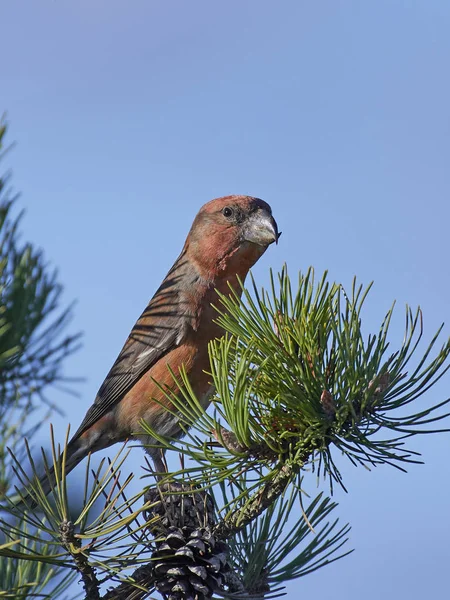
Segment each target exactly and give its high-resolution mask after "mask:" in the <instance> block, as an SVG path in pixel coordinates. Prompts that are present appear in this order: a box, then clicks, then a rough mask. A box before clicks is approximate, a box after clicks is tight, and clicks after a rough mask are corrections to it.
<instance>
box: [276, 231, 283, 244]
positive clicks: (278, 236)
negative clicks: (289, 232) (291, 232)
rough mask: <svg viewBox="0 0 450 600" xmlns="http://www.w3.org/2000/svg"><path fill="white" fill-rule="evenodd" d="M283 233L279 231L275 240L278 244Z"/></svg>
mask: <svg viewBox="0 0 450 600" xmlns="http://www.w3.org/2000/svg"><path fill="white" fill-rule="evenodd" d="M282 233H283V232H282V231H280V233H278V235H277V239H276V240H275V244H278V240H279V239H280V237H281V234H282Z"/></svg>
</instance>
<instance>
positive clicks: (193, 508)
mask: <svg viewBox="0 0 450 600" xmlns="http://www.w3.org/2000/svg"><path fill="white" fill-rule="evenodd" d="M187 491H190V492H191V493H190V494H186V492H187ZM180 492H184V493H180ZM146 501H151V502H157V504H155V505H154V506H152V507H151V508H150V509H149V510H148V511H147V517H148V518H150V519H154V517H155V516H158V517H159V519H158V520H157V521H154V520H152V521H150V522H149V523H148V529H149V531H150V532H151V533H152V534H153V535H154V536H155V538H156V539H155V541H154V546H155V551H154V552H153V555H152V563H153V577H154V583H155V587H156V589H157V590H158V591H159V592H160V593H161V595H162V597H163V598H164V599H165V600H206V599H208V598H211V596H212V595H213V594H214V593H217V592H219V593H220V591H221V590H224V587H225V584H226V577H227V574H228V573H229V571H230V567H229V564H228V561H227V556H228V546H227V545H226V544H225V543H224V542H222V541H219V540H217V539H216V538H215V536H214V535H213V534H212V532H211V531H212V527H213V526H214V524H215V523H216V516H215V513H214V503H213V501H212V499H211V497H210V496H209V495H208V494H206V493H205V492H197V491H195V490H192V488H191V487H189V486H186V485H183V484H173V483H172V484H167V485H165V486H160V488H156V489H155V488H152V489H150V490H149V491H148V492H147V494H146Z"/></svg>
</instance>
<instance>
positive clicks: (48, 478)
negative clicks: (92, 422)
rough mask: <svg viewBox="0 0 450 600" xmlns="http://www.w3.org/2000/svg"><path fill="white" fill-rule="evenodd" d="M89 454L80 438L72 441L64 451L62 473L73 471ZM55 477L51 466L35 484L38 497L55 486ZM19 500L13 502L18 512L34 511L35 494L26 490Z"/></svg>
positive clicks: (61, 458) (60, 460) (61, 457)
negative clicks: (37, 489)
mask: <svg viewBox="0 0 450 600" xmlns="http://www.w3.org/2000/svg"><path fill="white" fill-rule="evenodd" d="M88 454H89V448H86V446H85V445H84V444H83V442H82V440H80V438H77V439H72V440H71V441H70V442H69V444H68V445H67V449H66V451H65V464H64V473H65V475H68V474H69V473H70V471H72V469H74V468H75V467H76V466H77V464H78V463H79V462H81V461H82V460H83V458H84V457H85V456H87V455H88ZM62 461H63V455H62V454H61V456H60V457H59V463H60V464H62ZM56 481H57V477H56V474H55V467H54V466H53V465H52V466H51V467H50V468H49V469H48V470H47V471H46V473H45V474H44V475H42V477H40V479H39V482H38V483H37V482H36V484H35V485H36V488H39V492H38V493H39V495H41V494H42V493H43V494H44V495H45V496H47V495H48V494H49V493H50V492H51V490H52V489H53V488H54V487H55V486H56ZM31 485H33V481H31ZM19 495H20V499H19V497H18V501H17V502H15V507H16V508H17V509H18V510H25V509H34V508H36V506H37V503H36V501H35V500H34V498H33V496H34V495H35V494H33V493H30V491H29V490H27V489H26V488H25V489H23V490H22V491H21V492H20V494H19Z"/></svg>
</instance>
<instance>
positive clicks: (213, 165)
mask: <svg viewBox="0 0 450 600" xmlns="http://www.w3.org/2000/svg"><path fill="white" fill-rule="evenodd" d="M0 21H1V37H0V52H1V53H0V56H1V57H2V61H1V62H2V66H1V69H0V110H3V109H5V110H7V111H8V118H9V121H10V132H9V140H10V141H12V140H13V139H14V140H16V141H17V146H16V148H15V150H14V152H13V153H11V154H10V156H9V158H8V160H9V163H10V165H11V166H12V167H13V169H14V179H13V181H14V186H15V188H16V189H17V190H20V191H21V192H22V198H21V201H20V202H21V206H24V207H26V209H27V214H26V218H25V220H24V223H23V231H24V239H29V240H30V241H33V242H34V243H36V244H37V245H39V246H42V247H43V248H44V249H45V253H46V257H47V258H48V259H49V261H51V263H52V264H54V265H56V266H57V267H58V269H59V271H60V279H61V281H62V282H63V283H64V285H65V298H66V300H67V301H71V300H72V299H74V298H76V299H77V301H78V303H77V306H76V318H75V321H74V323H73V327H74V329H83V330H84V331H85V337H84V347H83V349H82V350H81V351H80V352H79V353H78V354H77V355H76V356H73V357H72V358H70V359H69V360H68V361H67V364H66V367H67V374H70V375H82V376H85V377H86V378H87V381H86V383H84V384H83V385H81V386H80V388H79V389H80V392H81V396H80V398H79V399H77V400H76V401H74V400H73V399H71V398H69V397H67V396H62V395H57V396H55V395H54V399H56V400H57V401H58V402H60V403H61V405H62V408H63V409H64V410H65V411H66V417H65V418H64V419H56V420H55V422H56V424H57V427H58V428H59V432H60V439H62V438H63V436H64V431H65V427H66V424H67V423H68V422H71V423H72V426H73V427H77V426H78V424H79V422H80V420H81V418H82V417H83V416H84V413H85V411H86V409H87V408H88V406H89V405H90V403H91V402H92V400H93V398H94V396H95V393H96V391H97V389H98V387H99V385H100V384H101V382H102V380H103V377H104V376H105V374H106V372H107V371H108V369H109V367H110V365H111V364H112V362H113V360H114V359H115V358H116V355H117V353H118V351H119V350H120V348H121V346H122V343H123V342H124V340H125V338H126V336H127V334H128V331H129V329H130V328H131V326H132V325H133V323H134V321H135V319H136V317H137V316H138V315H139V314H140V312H141V310H142V309H143V308H144V306H145V305H146V303H147V301H148V299H149V298H150V297H151V295H152V294H153V292H154V291H155V289H156V287H157V285H158V284H159V282H160V281H161V280H162V278H163V277H164V275H165V274H166V272H167V270H168V269H169V267H170V266H171V264H172V262H173V260H174V259H175V258H176V257H177V255H178V253H179V251H180V249H181V247H182V244H183V242H184V239H185V236H186V234H187V231H188V229H189V227H190V224H191V221H192V219H193V217H194V215H195V213H196V212H197V210H198V208H199V207H200V206H201V205H202V204H203V203H204V202H206V201H207V200H209V199H211V198H214V197H217V196H222V195H225V194H231V193H238V194H252V195H256V196H259V197H261V198H263V199H264V200H266V201H267V202H269V203H270V204H271V205H272V208H273V211H274V215H275V217H276V218H277V221H278V223H279V227H280V229H281V230H282V231H283V236H282V238H281V240H280V244H279V245H278V247H276V248H274V247H271V248H270V249H269V250H268V252H267V253H266V255H265V256H264V257H263V259H262V260H261V261H260V262H259V263H258V265H257V266H256V268H255V269H254V274H255V276H256V279H257V281H258V282H259V283H260V284H261V285H264V284H266V283H267V281H268V271H269V267H273V268H274V269H276V270H279V269H280V268H281V265H282V264H283V263H284V262H285V261H286V262H287V263H288V265H289V268H290V271H291V274H295V273H296V272H297V271H298V270H299V269H302V270H304V269H306V268H307V267H308V266H309V265H313V266H314V267H315V268H316V269H317V271H318V272H319V273H321V272H322V271H323V270H324V269H329V272H330V276H331V277H332V278H333V279H335V280H338V281H340V282H343V283H344V284H347V285H348V284H349V283H350V282H351V278H352V277H353V275H357V276H358V278H359V279H360V280H361V281H363V282H365V283H369V282H370V281H372V280H375V287H374V289H373V292H372V294H371V296H370V300H369V303H368V309H367V311H366V314H365V322H366V326H367V328H368V329H372V330H376V329H377V328H378V325H379V322H380V320H381V318H382V316H383V314H384V312H385V311H386V310H387V309H388V308H389V306H390V304H391V302H392V301H393V300H394V299H397V301H398V311H397V315H398V318H397V321H396V322H395V323H394V326H393V330H392V338H391V339H392V342H393V344H396V343H399V342H400V341H401V337H402V325H403V305H404V304H405V303H406V302H408V303H410V304H411V305H413V306H416V305H417V304H420V305H421V306H422V308H423V310H424V314H425V328H426V332H427V334H428V337H431V335H432V334H433V333H434V331H435V330H436V329H437V327H438V326H439V324H440V323H441V322H442V321H447V322H449V321H450V319H449V318H448V313H449V296H450V283H449V275H448V272H449V269H448V259H449V251H448V247H449V241H448V237H449V217H450V211H449V200H450V76H449V73H450V66H449V65H450V34H449V32H450V2H448V0H416V1H414V0H409V1H407V0H403V1H400V0H376V1H372V2H370V1H364V0H354V1H351V0H321V1H320V2H306V1H302V0H291V1H289V0H286V1H282V2H274V1H266V0H240V1H236V0H228V1H227V2H211V1H206V0H190V1H186V0H185V1H182V0H175V1H170V2H169V1H166V2H162V1H160V2H156V1H151V0H146V1H144V0H142V1H138V0H132V1H129V2H125V1H123V0H122V1H121V2H119V1H117V0H108V1H106V0H78V1H76V2H75V1H69V0H64V1H63V0H60V1H59V2H56V1H52V2H50V1H40V0H28V1H26V0H16V1H13V0H9V1H8V0H3V1H2V3H1V7H0ZM445 334H446V335H449V334H450V323H447V325H446V327H445ZM449 387H450V376H448V377H446V378H445V380H444V381H442V382H441V383H440V384H439V386H436V388H435V389H434V390H433V391H431V392H430V393H429V394H428V401H429V402H437V401H439V400H441V399H444V398H445V397H447V396H448V395H449ZM447 425H450V423H447ZM46 435H47V431H46V430H45V431H43V433H42V437H43V439H44V438H45V437H46ZM412 447H413V448H414V449H416V450H419V451H421V452H422V453H423V457H424V460H425V462H426V464H425V465H424V466H413V467H411V468H410V469H409V473H408V474H407V475H404V474H401V473H399V472H397V471H396V470H394V469H390V468H389V467H385V468H379V469H377V470H376V471H375V472H371V473H369V472H366V471H365V470H363V469H354V468H350V467H349V466H345V463H342V464H343V471H344V477H345V482H346V485H347V488H348V491H349V493H348V494H345V493H343V492H341V491H339V490H338V491H337V493H336V499H337V500H338V501H339V503H340V506H339V509H338V513H339V515H340V517H341V519H342V522H343V523H344V522H347V521H349V522H351V524H352V531H351V546H353V547H354V548H355V550H356V551H355V552H354V553H353V554H352V555H351V556H350V557H348V558H346V559H344V560H343V561H340V562H337V563H335V564H334V565H332V566H330V567H326V568H324V569H322V570H320V571H318V572H316V573H315V574H313V575H310V576H307V577H305V578H303V579H301V580H300V581H298V582H294V583H292V584H289V585H288V588H287V591H288V598H290V599H295V598H300V597H314V598H327V597H333V598H334V599H341V598H342V599H343V598H346V599H348V600H356V599H359V598H361V597H364V598H365V599H366V600H375V599H377V600H378V599H379V598H408V599H409V600H415V599H417V600H418V599H419V598H420V599H422V598H423V597H424V595H427V596H435V597H436V596H439V597H441V596H442V597H443V596H445V595H446V594H448V564H449V559H450V556H449V555H450V551H449V545H448V538H449V536H450V517H449V494H450V482H449V467H448V456H449V450H450V434H447V435H440V436H428V437H424V438H423V439H417V440H413V442H412ZM140 458H141V454H139V451H134V454H133V459H132V460H134V461H135V462H134V463H133V464H132V465H131V466H130V470H131V469H133V470H134V471H136V472H138V470H139V464H140V463H139V460H140ZM82 471H83V473H84V470H83V469H82ZM310 491H311V492H312V493H313V492H314V486H313V484H312V483H311V486H310Z"/></svg>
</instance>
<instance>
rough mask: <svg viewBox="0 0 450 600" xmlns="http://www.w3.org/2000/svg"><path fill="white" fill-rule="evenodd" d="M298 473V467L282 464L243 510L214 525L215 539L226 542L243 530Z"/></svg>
mask: <svg viewBox="0 0 450 600" xmlns="http://www.w3.org/2000/svg"><path fill="white" fill-rule="evenodd" d="M299 471H300V468H299V466H298V465H295V464H284V465H283V466H282V467H281V468H280V470H279V472H278V474H277V475H275V476H274V477H273V478H272V479H271V480H270V481H269V482H268V483H266V484H265V485H264V486H263V487H262V488H261V489H259V490H258V491H257V492H256V493H255V494H254V495H253V496H251V497H250V498H249V499H248V500H247V502H246V504H245V506H244V507H243V508H237V509H235V510H234V511H233V512H232V513H231V514H229V515H227V516H226V518H225V519H224V520H222V521H221V522H220V523H218V524H217V525H216V527H215V528H214V533H215V534H216V535H217V537H218V538H220V539H222V540H226V539H229V538H231V537H232V536H234V535H235V534H236V533H238V532H239V531H242V529H245V527H247V525H248V524H249V523H251V522H252V521H254V520H255V519H256V518H257V517H259V515H261V514H262V513H263V512H264V511H265V510H266V509H267V508H268V507H269V506H271V505H272V504H274V503H275V502H276V501H277V500H278V498H279V497H280V496H281V495H282V494H283V492H284V491H285V490H286V488H287V486H288V485H289V484H290V483H291V482H292V480H293V479H294V478H295V477H296V475H297V474H298V473H299Z"/></svg>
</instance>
